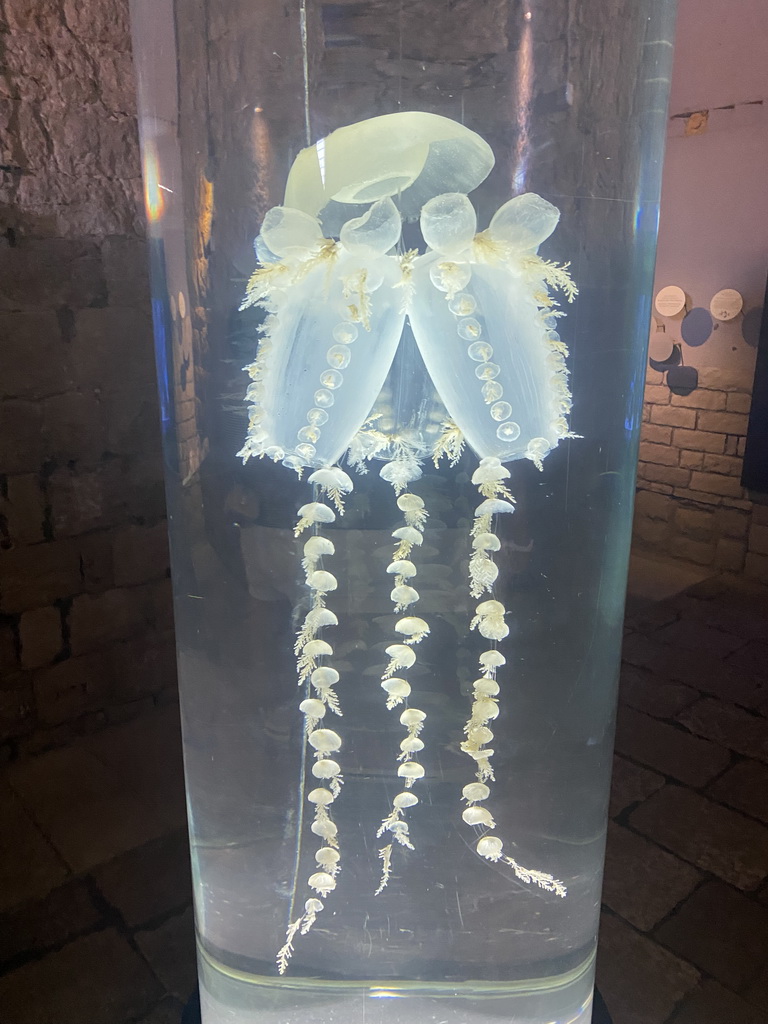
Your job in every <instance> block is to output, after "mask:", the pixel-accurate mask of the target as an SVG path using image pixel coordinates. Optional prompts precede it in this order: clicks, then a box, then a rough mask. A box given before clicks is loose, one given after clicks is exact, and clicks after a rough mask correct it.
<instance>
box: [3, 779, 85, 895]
mask: <svg viewBox="0 0 768 1024" xmlns="http://www.w3.org/2000/svg"><path fill="white" fill-rule="evenodd" d="M0 822H2V827H1V828H0V911H3V910H8V909H9V908H11V907H15V906H17V905H18V904H20V903H24V902H26V901H27V900H33V899H39V898H41V897H43V896H45V895H46V894H47V893H49V892H50V891H51V889H54V888H55V887H56V886H58V885H60V884H61V883H62V882H63V881H64V879H65V878H66V877H67V875H68V874H69V871H68V870H67V867H66V864H64V862H63V861H62V860H61V858H60V857H59V856H58V855H57V854H56V851H55V850H54V849H53V847H52V846H51V844H50V843H49V842H48V841H47V839H46V838H45V836H44V835H43V833H42V832H41V831H40V829H39V828H38V827H37V826H36V825H35V823H34V821H32V819H31V818H30V816H29V815H28V814H27V812H26V811H25V810H24V807H23V806H22V804H21V801H20V800H19V799H18V798H17V797H16V795H15V794H14V793H13V792H12V791H11V790H10V789H9V787H8V786H7V785H6V784H5V783H3V782H0Z"/></svg>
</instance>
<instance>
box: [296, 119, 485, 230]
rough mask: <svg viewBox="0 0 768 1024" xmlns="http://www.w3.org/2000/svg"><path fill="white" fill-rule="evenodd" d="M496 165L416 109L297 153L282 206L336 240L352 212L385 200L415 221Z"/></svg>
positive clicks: (481, 147) (479, 143)
mask: <svg viewBox="0 0 768 1024" xmlns="http://www.w3.org/2000/svg"><path fill="white" fill-rule="evenodd" d="M494 163H495V158H494V155H493V150H492V149H491V147H490V146H489V145H488V143H487V142H486V141H485V140H484V139H482V138H481V137H480V136H479V135H478V134H477V133H476V132H473V131H471V130H470V129H469V128H466V127H465V126H464V125H460V124H458V123H457V122H456V121H452V120H451V119H450V118H447V117H442V116H440V115H439V114H429V113H425V112H423V111H418V110H411V111H399V112H398V113H395V114H383V115H381V116H380V117H372V118H369V119H368V120H365V121H358V122H356V123H355V124H351V125H346V126H345V127H343V128H337V129H336V131H334V132H332V133H331V134H330V135H328V136H326V138H324V139H320V140H319V141H318V142H316V143H315V145H313V146H308V147H307V148H306V149H303V150H301V152H300V153H299V154H298V156H297V157H296V159H295V160H294V162H293V166H292V167H291V170H290V173H289V175H288V181H287V182H286V186H285V204H286V206H289V207H293V208H295V209H297V210H301V211H303V212H304V213H306V214H309V215H310V216H312V217H318V218H319V219H320V221H321V222H322V224H323V226H324V228H325V230H326V232H327V233H328V234H334V235H335V234H338V231H339V230H340V225H341V224H342V223H344V222H345V221H346V220H348V219H349V217H350V216H354V213H350V207H352V208H354V207H358V208H359V207H360V206H362V205H367V204H369V203H374V202H376V201H377V200H380V199H384V198H388V197H390V196H396V197H397V205H398V208H399V210H400V212H401V214H402V216H403V217H404V218H405V219H407V220H415V219H416V218H417V217H418V216H419V214H420V212H421V210H422V208H423V206H424V204H425V203H427V202H428V201H429V200H430V199H432V198H434V197H435V196H437V195H440V194H441V193H445V192H457V193H467V192H471V191H473V189H475V188H477V186H478V185H479V184H480V183H481V182H483V181H484V180H485V179H486V178H487V176H488V175H489V173H490V172H491V169H492V167H493V165H494ZM334 229H336V230H334Z"/></svg>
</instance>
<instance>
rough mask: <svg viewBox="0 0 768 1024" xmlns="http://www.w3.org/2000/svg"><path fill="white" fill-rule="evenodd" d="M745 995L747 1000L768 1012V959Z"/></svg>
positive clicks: (747, 988)
mask: <svg viewBox="0 0 768 1024" xmlns="http://www.w3.org/2000/svg"><path fill="white" fill-rule="evenodd" d="M743 996H744V998H745V999H746V1000H747V1002H749V1003H752V1005H753V1006H759V1007H760V1008H761V1009H763V1010H765V1011H766V1014H768V960H766V962H765V963H764V964H763V965H762V967H761V968H760V971H759V972H758V974H757V976H756V977H755V978H753V979H752V981H750V983H749V985H748V986H747V987H746V989H745V990H744V992H743Z"/></svg>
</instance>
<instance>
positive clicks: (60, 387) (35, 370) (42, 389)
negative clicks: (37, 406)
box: [0, 311, 74, 400]
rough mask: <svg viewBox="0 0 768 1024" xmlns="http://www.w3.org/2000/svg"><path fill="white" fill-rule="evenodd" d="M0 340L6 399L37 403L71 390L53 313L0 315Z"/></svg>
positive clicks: (0, 377)
mask: <svg viewBox="0 0 768 1024" xmlns="http://www.w3.org/2000/svg"><path fill="white" fill-rule="evenodd" d="M0 338H2V345H0V382H2V385H1V386H2V390H3V394H4V395H5V396H6V397H8V398H29V399H33V400H37V399H40V398H44V397H45V396H46V395H52V394H56V393H57V392H60V391H65V390H67V388H71V387H72V386H73V384H74V377H73V367H72V362H71V359H70V352H69V348H68V346H67V345H66V344H65V342H64V340H63V338H62V334H61V329H60V326H59V320H58V318H57V316H56V313H54V312H53V311H39V312H24V313H0Z"/></svg>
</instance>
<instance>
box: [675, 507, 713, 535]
mask: <svg viewBox="0 0 768 1024" xmlns="http://www.w3.org/2000/svg"><path fill="white" fill-rule="evenodd" d="M675 526H676V527H677V529H678V530H679V531H680V532H681V533H683V534H685V536H686V537H693V539H694V540H703V541H708V540H711V538H712V536H713V535H714V533H715V529H716V524H715V518H714V516H713V515H712V513H711V512H704V511H700V510H698V509H691V508H685V507H683V506H679V507H677V508H676V509H675Z"/></svg>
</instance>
